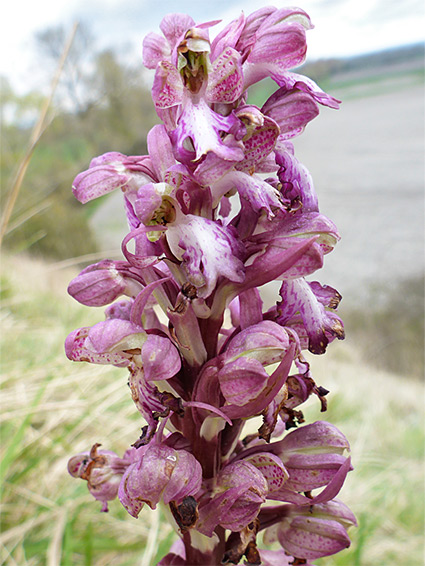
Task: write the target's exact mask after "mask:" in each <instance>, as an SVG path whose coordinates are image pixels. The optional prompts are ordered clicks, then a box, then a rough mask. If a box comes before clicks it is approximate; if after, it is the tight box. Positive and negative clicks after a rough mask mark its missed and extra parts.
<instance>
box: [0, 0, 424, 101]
mask: <svg viewBox="0 0 425 566" xmlns="http://www.w3.org/2000/svg"><path fill="white" fill-rule="evenodd" d="M267 4H268V3H267V2H264V0H245V1H244V2H242V1H241V0H196V1H193V0H191V1H189V0H180V1H179V2H176V0H37V2H29V1H28V0H15V1H14V2H8V4H7V8H5V10H6V13H7V17H3V18H2V21H1V23H0V75H3V76H6V77H7V78H8V79H9V81H10V82H11V85H12V87H13V88H15V89H16V90H17V91H18V92H21V93H23V92H25V91H28V90H30V89H32V88H42V87H43V85H42V84H41V83H40V82H42V81H45V80H46V79H45V73H43V72H40V71H41V70H42V67H43V62H42V61H40V60H39V58H37V52H36V50H35V49H34V45H35V42H34V34H35V33H36V32H38V31H41V30H44V29H46V28H48V27H50V26H56V25H64V26H66V28H69V30H71V28H72V24H73V22H75V21H79V22H84V23H86V24H87V25H88V26H89V28H90V29H91V30H92V33H93V35H94V37H95V38H96V46H97V47H99V48H106V47H112V48H115V49H117V50H119V51H120V52H121V53H127V54H128V57H129V59H131V62H132V63H133V62H134V60H135V58H139V57H140V58H141V46H142V41H143V37H144V36H145V35H146V33H148V32H149V31H159V30H158V26H159V23H160V21H161V19H162V17H163V16H164V15H165V14H167V13H169V12H183V13H188V14H190V15H191V16H192V17H193V19H194V20H195V21H196V22H198V23H199V22H202V21H209V20H215V19H223V20H224V21H225V23H227V22H228V21H230V20H232V19H234V18H236V17H238V16H239V14H240V12H241V11H242V10H243V11H244V12H245V14H249V13H251V12H253V11H254V10H256V9H258V8H261V7H263V6H264V5H267ZM270 4H273V5H275V6H277V7H283V6H287V5H298V6H300V7H301V8H303V9H304V10H305V11H306V12H307V13H308V14H309V15H310V17H311V19H312V21H313V24H314V26H315V29H313V30H311V31H309V32H308V34H307V44H308V58H309V59H310V60H315V59H320V58H330V57H346V56H351V55H357V54H362V53H370V52H373V51H378V50H381V49H386V48H390V47H396V46H400V45H408V44H412V43H417V42H420V41H424V39H425V31H424V30H425V3H424V2H423V0H403V1H400V0H299V2H298V1H297V0H295V1H292V0H275V1H274V2H273V0H271V2H270ZM215 29H216V30H219V29H220V26H217V27H216V28H213V29H212V30H211V34H210V35H211V37H213V35H214V30H215Z"/></svg>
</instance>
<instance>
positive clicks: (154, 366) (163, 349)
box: [142, 334, 181, 381]
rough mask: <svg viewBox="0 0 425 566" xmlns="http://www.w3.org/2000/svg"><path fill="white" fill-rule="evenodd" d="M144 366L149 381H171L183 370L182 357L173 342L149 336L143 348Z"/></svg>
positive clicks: (153, 335)
mask: <svg viewBox="0 0 425 566" xmlns="http://www.w3.org/2000/svg"><path fill="white" fill-rule="evenodd" d="M142 364H143V371H144V372H145V378H146V379H147V381H155V380H162V379H170V378H171V377H173V375H176V373H178V372H179V371H180V368H181V360H180V355H179V352H178V350H177V348H176V347H175V346H174V345H173V344H172V342H171V340H170V339H169V338H167V337H165V336H156V335H155V334H149V335H148V337H147V340H146V342H145V343H144V344H143V346H142Z"/></svg>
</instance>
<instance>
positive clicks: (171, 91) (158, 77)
mask: <svg viewBox="0 0 425 566" xmlns="http://www.w3.org/2000/svg"><path fill="white" fill-rule="evenodd" d="M152 98H153V101H154V104H155V106H156V108H158V109H164V108H170V107H172V106H176V105H177V104H181V102H182V100H183V83H182V80H181V77H180V75H179V73H178V71H177V69H176V68H175V67H174V65H172V64H171V63H169V62H168V61H161V62H160V63H159V64H158V66H157V68H156V72H155V78H154V81H153V86H152Z"/></svg>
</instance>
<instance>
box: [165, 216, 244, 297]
mask: <svg viewBox="0 0 425 566" xmlns="http://www.w3.org/2000/svg"><path fill="white" fill-rule="evenodd" d="M166 235H167V241H168V244H169V246H170V248H171V251H172V252H173V254H174V255H175V256H176V257H177V259H180V260H183V264H184V267H185V269H186V271H187V274H188V279H189V281H190V282H191V283H192V284H193V285H195V287H197V289H198V296H199V297H203V298H205V297H208V296H209V295H210V294H211V293H212V291H213V289H214V287H215V285H216V282H217V279H218V277H220V276H222V277H226V278H227V279H229V280H230V281H237V282H241V281H243V277H244V273H243V264H242V261H241V260H240V259H239V257H238V255H240V254H241V252H242V248H241V243H240V242H239V241H238V240H237V239H236V238H235V236H234V235H233V232H232V230H231V229H230V228H225V227H223V226H221V225H220V224H219V223H218V222H214V221H212V220H208V219H206V218H201V217H198V216H193V215H191V214H188V215H187V216H185V217H184V219H182V221H181V222H179V223H178V224H176V225H174V226H173V225H169V227H168V230H167V234H166Z"/></svg>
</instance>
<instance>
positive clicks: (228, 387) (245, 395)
mask: <svg viewBox="0 0 425 566" xmlns="http://www.w3.org/2000/svg"><path fill="white" fill-rule="evenodd" d="M218 379H219V381H220V388H221V392H222V393H223V395H224V398H225V399H226V401H227V402H228V403H231V404H233V405H237V406H238V407H243V406H244V405H246V404H247V403H249V402H251V401H253V400H255V399H256V398H257V397H258V396H259V395H260V394H261V392H262V391H263V389H264V388H265V386H266V384H267V381H268V379H269V375H268V373H267V372H266V371H265V370H264V368H263V365H262V364H261V363H260V362H259V361H258V360H256V359H254V358H238V359H237V360H235V361H233V362H229V363H227V364H225V365H224V366H223V368H222V369H221V370H220V371H219V372H218Z"/></svg>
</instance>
